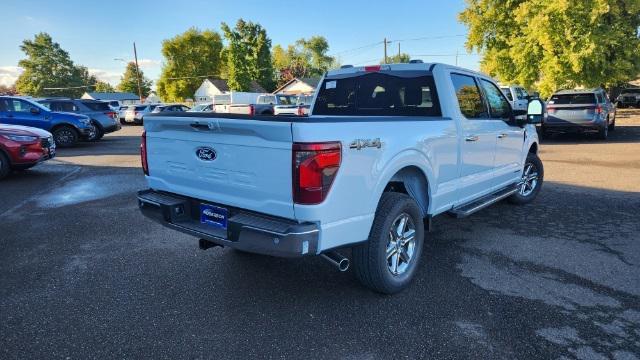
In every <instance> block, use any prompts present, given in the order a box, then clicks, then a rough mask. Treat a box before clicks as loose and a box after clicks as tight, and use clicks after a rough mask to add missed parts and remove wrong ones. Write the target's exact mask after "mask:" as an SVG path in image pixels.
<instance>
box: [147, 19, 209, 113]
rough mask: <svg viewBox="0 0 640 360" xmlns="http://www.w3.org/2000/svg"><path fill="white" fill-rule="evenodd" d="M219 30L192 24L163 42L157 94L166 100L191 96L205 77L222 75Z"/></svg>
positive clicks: (175, 100)
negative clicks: (197, 26)
mask: <svg viewBox="0 0 640 360" xmlns="http://www.w3.org/2000/svg"><path fill="white" fill-rule="evenodd" d="M221 52H222V38H221V37H220V34H218V33H216V32H214V31H210V30H204V31H200V30H198V29H196V28H191V29H189V30H187V31H185V32H184V33H182V34H180V35H177V36H175V37H173V38H171V39H168V40H164V41H163V42H162V55H163V56H164V59H165V61H164V65H163V66H162V72H161V74H160V80H158V83H157V85H158V95H160V97H161V98H162V99H164V100H165V101H172V102H181V101H184V99H187V98H192V97H193V94H194V93H195V91H196V90H197V89H198V87H199V86H200V85H201V84H202V80H203V78H204V77H220V76H221V65H222V62H221Z"/></svg>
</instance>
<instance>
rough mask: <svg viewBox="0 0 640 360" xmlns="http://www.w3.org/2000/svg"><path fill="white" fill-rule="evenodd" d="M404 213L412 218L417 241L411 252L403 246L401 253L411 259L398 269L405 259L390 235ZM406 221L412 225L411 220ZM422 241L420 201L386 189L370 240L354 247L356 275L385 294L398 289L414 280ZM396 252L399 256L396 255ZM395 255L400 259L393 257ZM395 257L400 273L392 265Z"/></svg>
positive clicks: (361, 280) (367, 284) (395, 291)
mask: <svg viewBox="0 0 640 360" xmlns="http://www.w3.org/2000/svg"><path fill="white" fill-rule="evenodd" d="M404 216H407V219H411V221H412V222H413V226H414V228H415V231H414V237H413V239H414V240H413V241H414V243H413V252H412V254H411V255H410V256H409V255H407V254H408V250H407V249H404V247H402V248H403V250H402V251H401V252H400V253H403V254H405V255H406V256H407V257H409V261H408V262H407V261H405V263H404V264H403V265H404V266H405V267H404V271H403V272H399V270H400V268H399V265H398V264H399V262H400V261H404V260H401V258H402V256H401V255H400V253H399V252H398V248H399V247H398V246H395V245H393V243H394V242H393V240H392V239H391V238H390V236H391V229H392V227H393V226H394V225H395V224H397V221H398V220H399V219H401V217H404ZM406 223H407V224H409V225H410V223H409V221H407V222H406ZM403 231H404V230H403ZM395 243H396V244H397V241H396V242H395ZM423 245H424V223H423V219H422V215H421V212H420V208H419V207H418V204H416V202H415V201H414V200H413V199H412V198H411V197H409V196H408V195H405V194H402V193H396V192H385V193H383V194H382V198H381V199H380V203H379V204H378V209H377V210H376V215H375V218H374V220H373V226H372V227H371V232H370V233H369V240H368V241H367V242H365V243H362V244H360V245H357V246H355V247H354V248H353V249H352V255H353V256H352V257H353V268H354V273H355V276H356V278H357V279H358V280H359V281H360V282H361V283H362V284H363V285H364V286H366V287H368V288H370V289H372V290H374V291H377V292H380V293H383V294H394V293H397V292H399V291H401V290H403V289H405V288H406V287H407V286H409V284H410V283H411V280H412V279H413V277H414V275H415V273H416V271H417V269H418V265H419V263H420V256H421V254H422V248H423ZM389 246H390V247H389ZM407 246H408V247H410V246H411V244H409V242H407ZM389 249H390V250H392V251H394V252H393V253H392V255H390V256H389V255H388V253H387V251H388V250H389ZM395 254H397V257H394V256H395ZM396 258H397V260H394V259H396ZM394 261H395V269H396V272H397V274H393V270H392V269H391V268H392V267H393V263H394ZM390 262H391V263H390Z"/></svg>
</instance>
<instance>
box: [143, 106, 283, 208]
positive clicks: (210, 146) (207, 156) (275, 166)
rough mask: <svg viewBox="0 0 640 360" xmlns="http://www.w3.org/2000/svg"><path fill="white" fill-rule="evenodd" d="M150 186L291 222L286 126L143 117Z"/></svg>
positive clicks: (281, 124)
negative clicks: (278, 217) (284, 218)
mask: <svg viewBox="0 0 640 360" xmlns="http://www.w3.org/2000/svg"><path fill="white" fill-rule="evenodd" d="M145 130H146V134H147V158H148V164H149V176H148V177H147V180H148V183H149V186H150V187H151V188H152V189H155V190H160V191H168V192H172V193H177V194H180V195H185V196H189V197H193V198H196V199H201V200H204V201H209V202H212V203H216V204H221V205H227V206H233V207H238V208H242V209H248V210H253V211H257V212H262V213H268V214H271V215H276V216H282V217H286V218H290V219H293V218H294V212H293V199H292V190H291V185H292V184H291V161H292V160H291V152H292V150H291V148H292V136H291V123H290V122H286V121H259V120H248V119H233V118H224V117H217V118H200V117H176V116H149V117H148V118H147V117H145Z"/></svg>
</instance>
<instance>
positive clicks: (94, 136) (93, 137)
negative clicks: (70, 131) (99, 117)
mask: <svg viewBox="0 0 640 360" xmlns="http://www.w3.org/2000/svg"><path fill="white" fill-rule="evenodd" d="M91 126H93V131H91V133H90V134H89V136H88V137H87V140H89V141H98V140H100V139H102V137H103V136H104V131H102V129H100V126H98V124H97V123H96V122H95V121H92V122H91Z"/></svg>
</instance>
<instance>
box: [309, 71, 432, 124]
mask: <svg viewBox="0 0 640 360" xmlns="http://www.w3.org/2000/svg"><path fill="white" fill-rule="evenodd" d="M313 113H314V115H357V116H365V115H369V116H441V112H440V103H439V102H438V95H437V92H436V88H435V85H434V82H433V77H432V76H431V75H425V76H417V77H404V76H394V75H393V73H391V74H384V73H368V74H365V75H360V76H355V77H348V78H344V79H326V80H325V81H324V82H323V83H322V85H321V86H320V92H319V93H318V96H317V98H316V103H315V105H314V110H313Z"/></svg>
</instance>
